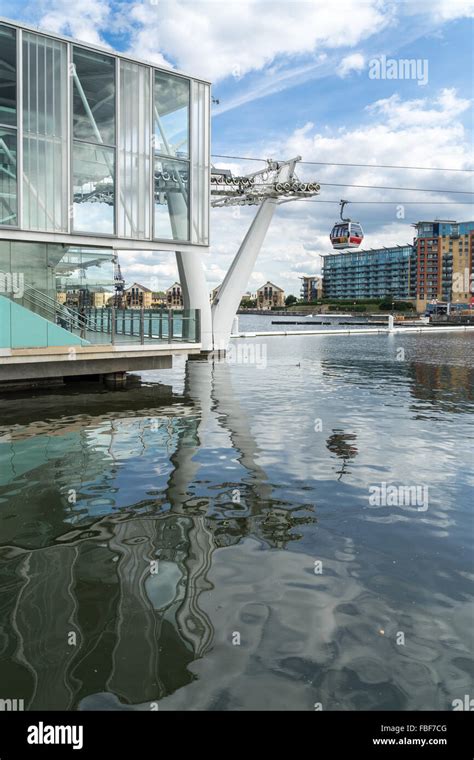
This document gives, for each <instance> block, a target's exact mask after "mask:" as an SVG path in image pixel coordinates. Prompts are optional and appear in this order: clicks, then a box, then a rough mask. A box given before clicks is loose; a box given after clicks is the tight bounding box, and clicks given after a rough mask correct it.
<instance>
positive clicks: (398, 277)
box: [323, 245, 416, 301]
mask: <svg viewBox="0 0 474 760" xmlns="http://www.w3.org/2000/svg"><path fill="white" fill-rule="evenodd" d="M323 293H324V297H325V298H334V299H352V298H353V299H355V300H358V299H363V298H384V297H387V296H389V297H391V298H394V299H396V300H401V301H404V300H412V299H415V298H416V255H415V254H414V251H413V246H412V245H397V246H393V247H391V248H377V249H372V250H370V251H355V252H352V251H351V252H347V253H346V252H344V253H337V254H335V255H327V256H325V257H324V265H323Z"/></svg>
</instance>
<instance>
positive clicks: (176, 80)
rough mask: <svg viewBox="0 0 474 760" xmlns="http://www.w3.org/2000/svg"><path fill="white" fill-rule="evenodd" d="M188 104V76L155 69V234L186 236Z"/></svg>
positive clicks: (188, 174) (187, 232) (175, 237)
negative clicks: (184, 77) (184, 76)
mask: <svg viewBox="0 0 474 760" xmlns="http://www.w3.org/2000/svg"><path fill="white" fill-rule="evenodd" d="M189 108H190V83H189V80H188V79H183V78H181V77H177V76H174V75H172V74H165V73H164V72H161V71H155V77H154V93H153V124H154V139H153V146H154V234H153V236H154V237H155V238H170V237H171V238H173V239H174V240H189V189H190V183H189V179H190V169H189Z"/></svg>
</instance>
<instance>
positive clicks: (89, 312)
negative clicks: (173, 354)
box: [62, 307, 201, 344]
mask: <svg viewBox="0 0 474 760" xmlns="http://www.w3.org/2000/svg"><path fill="white" fill-rule="evenodd" d="M75 311H76V316H77V318H78V319H79V323H80V328H79V329H78V328H77V327H76V326H75V325H72V326H71V327H70V326H68V325H62V326H63V327H65V328H66V329H71V331H72V332H74V333H76V334H79V335H80V337H81V338H83V339H84V340H87V341H89V342H90V343H94V344H100V343H111V344H137V343H138V344H150V343H199V342H200V339H201V327H200V311H199V309H121V308H115V307H106V308H94V307H85V308H84V309H76V310H75Z"/></svg>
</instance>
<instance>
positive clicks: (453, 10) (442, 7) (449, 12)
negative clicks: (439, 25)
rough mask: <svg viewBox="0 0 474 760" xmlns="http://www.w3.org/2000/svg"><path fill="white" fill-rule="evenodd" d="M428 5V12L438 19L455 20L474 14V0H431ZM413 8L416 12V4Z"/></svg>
mask: <svg viewBox="0 0 474 760" xmlns="http://www.w3.org/2000/svg"><path fill="white" fill-rule="evenodd" d="M407 5H412V4H411V3H407ZM426 5H427V12H428V13H429V14H430V15H431V16H432V17H433V18H434V19H435V20H436V21H453V20H454V19H456V18H470V17H472V16H473V15H474V0H430V2H429V3H426ZM411 10H412V12H413V11H415V12H416V10H417V6H416V4H413V6H412V8H411ZM408 12H410V10H409V9H408Z"/></svg>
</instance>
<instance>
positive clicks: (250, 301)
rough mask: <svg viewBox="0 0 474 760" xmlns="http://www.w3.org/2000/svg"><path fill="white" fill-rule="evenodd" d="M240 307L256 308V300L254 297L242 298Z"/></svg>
mask: <svg viewBox="0 0 474 760" xmlns="http://www.w3.org/2000/svg"><path fill="white" fill-rule="evenodd" d="M240 308H241V309H256V308H257V301H256V299H255V298H242V300H241V302H240Z"/></svg>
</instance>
